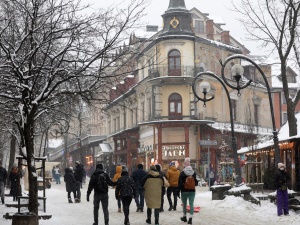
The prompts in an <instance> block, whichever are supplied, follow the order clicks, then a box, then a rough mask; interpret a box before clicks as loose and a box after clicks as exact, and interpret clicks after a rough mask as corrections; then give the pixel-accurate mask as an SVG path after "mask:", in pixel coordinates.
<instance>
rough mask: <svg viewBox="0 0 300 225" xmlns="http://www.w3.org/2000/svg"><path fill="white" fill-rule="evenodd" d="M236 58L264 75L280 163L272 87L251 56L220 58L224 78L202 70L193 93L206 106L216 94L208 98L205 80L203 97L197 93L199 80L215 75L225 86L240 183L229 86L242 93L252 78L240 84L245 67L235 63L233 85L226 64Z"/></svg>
mask: <svg viewBox="0 0 300 225" xmlns="http://www.w3.org/2000/svg"><path fill="white" fill-rule="evenodd" d="M234 59H240V60H241V59H244V60H246V61H248V62H249V63H251V64H252V65H253V66H255V68H256V69H257V70H258V71H259V72H260V74H261V75H262V77H263V79H264V82H265V85H266V88H267V91H268V97H269V103H270V111H271V117H272V125H273V140H274V146H275V163H278V162H279V161H280V152H279V147H278V137H277V130H276V126H275V117H274V110H273V102H272V97H271V91H270V87H269V84H268V81H267V78H266V75H265V74H264V72H263V71H262V69H261V68H260V67H259V66H258V65H257V64H256V63H255V62H254V61H253V60H251V59H250V58H248V57H246V56H244V55H241V54H237V55H233V56H230V57H228V58H227V59H226V60H225V62H224V63H222V61H221V60H220V63H221V66H222V70H221V76H222V78H220V77H218V76H217V75H216V74H214V73H213V72H201V73H199V74H197V76H196V77H195V78H194V81H193V84H192V89H193V93H194V95H195V97H196V98H197V99H198V101H199V100H200V101H202V102H204V107H205V106H206V102H208V101H211V100H213V99H214V96H211V97H209V98H207V97H206V96H207V93H208V92H209V90H210V84H209V83H208V82H206V81H203V82H201V83H200V87H199V88H198V90H200V92H201V93H202V94H203V96H204V97H203V98H201V97H200V96H199V95H198V93H197V88H196V85H197V84H198V81H199V80H204V79H205V78H207V77H213V78H214V79H215V80H217V81H219V83H220V84H221V85H222V87H223V88H224V90H225V92H226V96H227V100H228V104H229V112H230V123H231V139H232V150H233V156H234V166H235V172H236V175H237V177H236V184H240V183H241V182H242V179H241V171H240V167H239V161H238V155H237V144H236V139H235V135H234V124H233V112H232V102H231V100H230V95H229V91H228V89H227V86H228V87H230V88H231V89H235V90H237V91H238V96H239V95H240V90H242V89H244V88H246V87H248V86H249V85H250V84H251V82H252V80H249V81H248V82H247V83H245V84H244V85H241V84H240V81H241V78H242V75H243V73H244V68H243V67H242V66H241V65H239V64H235V65H233V66H232V68H231V72H232V74H233V77H234V79H235V81H236V86H234V85H231V84H230V83H229V82H228V81H227V79H226V78H225V66H226V64H227V63H229V62H230V61H232V60H234Z"/></svg>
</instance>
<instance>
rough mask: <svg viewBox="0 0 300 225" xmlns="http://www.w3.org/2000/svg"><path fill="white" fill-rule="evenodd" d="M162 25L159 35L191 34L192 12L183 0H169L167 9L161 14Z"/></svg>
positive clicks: (192, 34)
mask: <svg viewBox="0 0 300 225" xmlns="http://www.w3.org/2000/svg"><path fill="white" fill-rule="evenodd" d="M162 17H163V21H164V27H163V30H162V33H161V34H160V36H167V35H191V36H194V32H193V30H192V27H191V24H192V14H191V13H190V11H189V10H187V8H186V7H185V1H184V0H170V3H169V7H168V9H167V11H165V13H164V14H163V15H162Z"/></svg>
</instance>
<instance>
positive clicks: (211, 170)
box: [209, 168, 215, 187]
mask: <svg viewBox="0 0 300 225" xmlns="http://www.w3.org/2000/svg"><path fill="white" fill-rule="evenodd" d="M214 184H215V173H214V171H213V169H212V168H211V169H210V173H209V185H210V187H211V186H213V185H214Z"/></svg>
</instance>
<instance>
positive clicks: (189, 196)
mask: <svg viewBox="0 0 300 225" xmlns="http://www.w3.org/2000/svg"><path fill="white" fill-rule="evenodd" d="M195 195H196V192H181V200H182V210H183V215H186V206H187V200H189V204H190V215H193V214H194V200H195Z"/></svg>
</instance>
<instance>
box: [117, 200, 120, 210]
mask: <svg viewBox="0 0 300 225" xmlns="http://www.w3.org/2000/svg"><path fill="white" fill-rule="evenodd" d="M117 204H118V208H119V209H121V198H118V199H117Z"/></svg>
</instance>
